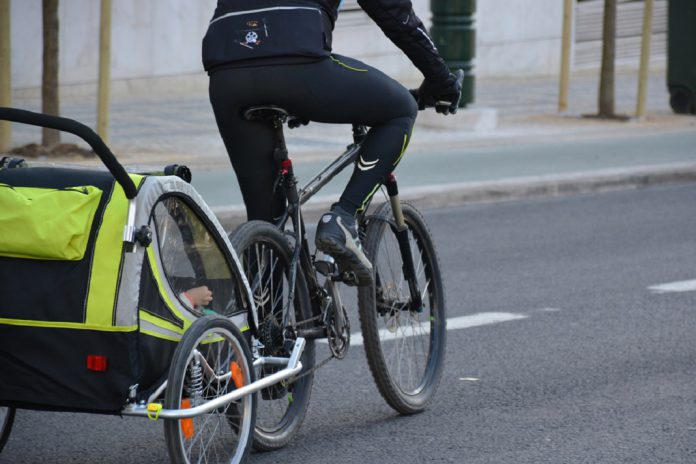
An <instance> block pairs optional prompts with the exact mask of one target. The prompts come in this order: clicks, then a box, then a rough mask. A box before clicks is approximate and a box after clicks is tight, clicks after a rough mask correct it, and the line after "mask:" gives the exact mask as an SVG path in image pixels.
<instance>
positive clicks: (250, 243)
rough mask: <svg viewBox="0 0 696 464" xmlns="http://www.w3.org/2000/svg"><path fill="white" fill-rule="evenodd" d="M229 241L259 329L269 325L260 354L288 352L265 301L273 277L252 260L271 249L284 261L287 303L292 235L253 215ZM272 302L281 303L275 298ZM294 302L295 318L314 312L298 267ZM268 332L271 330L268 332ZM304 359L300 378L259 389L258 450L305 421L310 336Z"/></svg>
mask: <svg viewBox="0 0 696 464" xmlns="http://www.w3.org/2000/svg"><path fill="white" fill-rule="evenodd" d="M230 242H231V243H232V247H233V248H234V249H235V251H236V252H237V255H238V256H239V259H240V262H241V264H242V270H243V272H244V273H245V274H246V276H247V279H248V280H249V285H250V287H251V291H252V294H253V295H254V299H255V301H256V303H257V308H258V321H259V326H260V327H259V331H260V332H261V331H265V332H264V333H265V334H266V336H260V338H263V340H261V341H262V343H263V345H264V346H263V347H262V348H261V349H260V354H261V355H262V356H288V355H289V353H287V352H286V351H284V347H283V345H282V331H281V332H276V331H275V329H274V328H273V327H275V326H276V325H277V326H278V327H276V328H279V324H278V322H279V321H278V319H279V316H278V314H277V311H273V310H272V309H271V310H269V309H268V308H264V306H268V305H267V304H266V305H264V301H265V300H266V297H267V295H268V291H267V289H268V288H269V285H268V284H269V283H270V284H272V281H273V278H272V277H271V276H267V277H270V279H265V280H264V278H263V277H262V278H257V277H258V276H257V275H256V274H257V272H256V271H258V266H256V267H254V264H253V262H254V260H256V261H257V262H258V260H259V259H260V258H259V257H261V256H266V255H265V253H269V254H270V256H271V257H276V259H277V263H276V264H275V265H276V266H277V265H279V266H281V269H282V270H283V275H284V282H283V285H284V291H283V292H282V293H283V294H281V301H282V302H283V306H285V304H286V303H287V300H286V299H287V288H285V287H287V285H288V283H287V279H288V274H289V269H290V262H291V260H292V255H293V253H292V249H291V248H290V243H289V242H288V238H287V237H286V236H285V235H284V234H283V232H281V231H280V230H279V229H278V228H277V227H275V226H273V225H272V224H270V223H268V222H264V221H249V222H247V223H244V224H242V225H241V226H239V227H238V228H237V229H236V230H235V231H234V232H232V233H231V234H230ZM250 253H253V255H251V254H250ZM276 274H277V273H276ZM271 293H273V291H271ZM271 306H277V305H275V304H273V303H272V302H271ZM294 308H295V316H296V319H297V321H304V320H308V319H310V318H311V317H312V309H311V306H310V302H309V292H308V290H307V283H306V280H305V278H304V274H303V273H302V270H301V269H300V268H299V267H298V269H297V276H296V281H295V298H294ZM280 322H282V321H280ZM269 327H270V328H269ZM274 332H275V333H274ZM269 334H271V335H270V336H269ZM278 336H280V337H281V338H280V339H279V338H278ZM300 361H301V362H302V366H303V369H302V371H301V372H300V374H299V375H298V378H299V380H297V381H296V382H289V383H286V384H284V385H281V386H280V387H271V388H270V389H265V390H262V391H261V392H260V394H258V395H257V396H258V397H259V399H258V407H257V413H256V417H257V419H256V427H255V429H254V441H253V447H254V449H255V450H257V451H272V450H276V449H279V448H282V447H284V446H286V445H287V444H288V443H289V442H290V440H291V439H292V437H293V436H294V435H295V433H297V431H298V430H299V428H300V426H301V425H302V422H303V421H304V417H305V415H306V413H307V408H308V407H309V399H310V396H311V392H312V384H313V381H314V374H313V373H312V372H311V369H312V368H313V367H314V362H315V348H314V341H313V340H307V344H306V346H305V350H304V352H303V354H302V357H301V358H300ZM276 370H277V369H276ZM267 372H268V371H267ZM271 372H272V371H271ZM263 374H264V372H263V370H262V368H259V369H258V370H257V377H259V378H261V377H262V376H263ZM283 389H285V390H283Z"/></svg>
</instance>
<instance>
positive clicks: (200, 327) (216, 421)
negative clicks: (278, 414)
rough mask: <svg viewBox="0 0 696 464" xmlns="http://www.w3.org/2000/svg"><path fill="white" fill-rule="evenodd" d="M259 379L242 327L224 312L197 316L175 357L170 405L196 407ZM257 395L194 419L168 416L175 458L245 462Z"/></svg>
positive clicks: (180, 462) (167, 432)
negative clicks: (223, 315)
mask: <svg viewBox="0 0 696 464" xmlns="http://www.w3.org/2000/svg"><path fill="white" fill-rule="evenodd" d="M253 381H254V370H253V368H252V361H251V351H250V350H249V347H248V345H247V343H246V340H245V339H244V336H243V335H242V333H241V332H240V331H239V329H238V328H237V327H236V326H235V325H234V324H233V323H232V322H231V321H230V320H229V319H226V318H224V317H221V316H205V317H202V318H200V319H197V320H196V321H195V322H194V323H193V324H192V325H191V327H190V328H189V329H188V330H187V331H186V333H185V334H184V337H183V338H182V340H181V342H180V343H179V345H178V346H177V349H176V351H175V352H174V356H173V358H172V366H171V368H170V371H169V378H168V379H167V391H166V393H165V397H164V403H165V404H164V405H165V408H166V409H180V408H181V409H185V408H193V407H196V406H199V405H201V404H204V403H206V402H207V401H210V400H213V399H215V398H218V397H220V396H222V395H224V394H226V393H229V392H231V391H233V390H235V389H237V388H240V387H242V386H243V385H248V384H250V383H251V382H253ZM254 408H255V397H254V395H247V396H245V397H243V398H241V399H239V400H237V401H232V402H229V403H227V404H224V405H223V406H220V407H219V408H217V409H214V410H212V411H211V412H208V413H205V414H202V415H199V416H196V417H192V418H190V419H180V420H179V419H167V420H165V422H164V438H165V441H166V443H167V449H168V450H169V456H170V457H171V460H172V462H175V463H178V464H189V463H200V462H206V463H226V464H231V463H232V464H236V463H241V462H244V460H245V459H246V457H247V456H248V454H249V450H250V449H251V435H252V433H253V430H254V413H255V411H254Z"/></svg>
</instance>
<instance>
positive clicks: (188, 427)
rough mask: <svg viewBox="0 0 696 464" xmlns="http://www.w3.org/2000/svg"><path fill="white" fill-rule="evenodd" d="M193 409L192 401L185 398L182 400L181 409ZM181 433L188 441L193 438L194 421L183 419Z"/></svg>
mask: <svg viewBox="0 0 696 464" xmlns="http://www.w3.org/2000/svg"><path fill="white" fill-rule="evenodd" d="M190 407H191V400H190V399H188V398H184V399H183V400H181V409H189V408H190ZM179 422H181V432H182V433H183V434H184V437H186V439H187V440H190V439H192V438H193V419H181V420H180V421H179Z"/></svg>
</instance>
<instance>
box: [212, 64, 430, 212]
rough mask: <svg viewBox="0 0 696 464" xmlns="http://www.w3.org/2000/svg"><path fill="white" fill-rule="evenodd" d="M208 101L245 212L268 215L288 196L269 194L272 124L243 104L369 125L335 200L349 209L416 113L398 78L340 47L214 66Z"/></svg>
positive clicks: (395, 157) (392, 160)
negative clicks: (281, 60)
mask: <svg viewBox="0 0 696 464" xmlns="http://www.w3.org/2000/svg"><path fill="white" fill-rule="evenodd" d="M210 102H211V103H212V105H213V111H214V112H215V118H216V120H217V124H218V128H219V129H220V134H221V135H222V138H223V140H224V142H225V147H226V148H227V153H228V154H229V157H230V160H231V161H232V166H233V167H234V171H235V173H236V174H237V179H238V181H239V186H240V188H241V191H242V195H243V197H244V203H245V205H246V208H247V216H248V218H249V219H250V220H251V219H262V220H266V221H270V220H271V219H272V218H274V217H278V216H279V215H280V214H281V213H282V208H284V202H285V200H284V198H283V195H282V192H276V194H275V195H274V194H273V184H274V182H275V179H276V175H277V171H278V168H277V166H276V163H275V161H274V160H273V148H274V138H273V130H272V128H271V126H270V124H269V123H267V122H258V121H247V120H245V119H244V117H243V116H242V113H243V111H244V109H246V108H248V107H250V106H254V105H276V106H280V107H282V108H284V109H285V110H287V111H288V112H289V113H290V114H292V115H294V116H297V117H300V118H302V119H308V120H310V121H317V122H323V123H340V124H350V123H356V124H364V125H366V126H369V127H370V131H369V133H368V135H367V137H366V138H365V141H364V143H363V146H362V149H361V151H360V158H359V163H357V164H356V166H355V168H354V171H353V175H352V176H351V178H350V181H349V182H348V185H347V186H346V189H345V191H344V192H343V194H342V195H341V198H340V200H339V205H340V206H341V207H343V208H344V209H345V210H346V211H348V212H350V213H353V214H355V213H356V212H358V211H360V210H361V209H362V208H364V206H365V205H366V204H367V202H368V200H369V199H370V198H371V197H372V195H373V194H374V193H375V191H376V190H377V188H378V186H379V183H380V180H381V179H382V178H383V177H384V176H385V175H387V174H389V173H390V172H391V171H392V170H393V169H394V168H395V167H396V165H397V164H398V162H399V161H400V160H401V157H402V156H403V153H404V151H405V150H406V146H407V145H408V142H409V138H410V136H411V130H412V128H413V124H414V122H415V119H416V113H417V106H416V103H415V101H414V100H413V97H411V95H410V94H409V92H408V90H407V89H406V88H404V87H403V86H402V85H401V84H399V83H398V82H396V81H394V80H393V79H391V78H389V77H388V76H386V75H385V74H383V73H382V72H380V71H378V70H377V69H375V68H372V67H370V66H368V65H366V64H364V63H361V62H360V61H357V60H354V59H351V58H346V57H342V56H339V55H334V56H331V57H328V58H326V59H323V60H320V61H315V62H311V63H302V64H279V65H265V66H257V67H243V68H228V69H221V70H218V71H215V72H213V73H212V74H211V76H210ZM279 190H280V189H279Z"/></svg>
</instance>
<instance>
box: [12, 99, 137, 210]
mask: <svg viewBox="0 0 696 464" xmlns="http://www.w3.org/2000/svg"><path fill="white" fill-rule="evenodd" d="M0 120H5V121H12V122H18V123H22V124H29V125H32V126H39V127H47V128H49V129H56V130H59V131H63V132H70V133H71V134H75V135H77V136H78V137H80V138H81V139H82V140H84V141H85V142H87V143H88V144H89V146H90V147H92V150H94V153H96V154H97V156H98V157H99V158H100V159H101V160H102V162H103V163H104V165H105V166H106V168H107V169H108V170H109V172H111V174H112V175H113V176H114V178H115V179H116V181H117V182H118V183H119V184H121V187H123V191H124V192H125V194H126V198H128V199H129V200H130V199H133V198H135V196H136V195H137V193H138V190H137V188H136V187H135V183H134V182H133V180H132V179H131V178H130V176H128V173H127V172H126V170H125V169H124V168H123V166H122V165H121V164H120V163H119V162H118V160H117V159H116V157H115V156H114V154H113V153H112V152H111V150H109V147H107V146H106V144H105V143H104V141H103V140H102V139H101V137H99V136H98V135H97V134H96V133H95V132H94V131H93V130H92V129H90V128H89V127H87V126H85V125H84V124H81V123H79V122H77V121H75V120H72V119H68V118H61V117H58V116H49V115H47V114H42V113H34V112H32V111H26V110H20V109H16V108H6V107H0Z"/></svg>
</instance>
